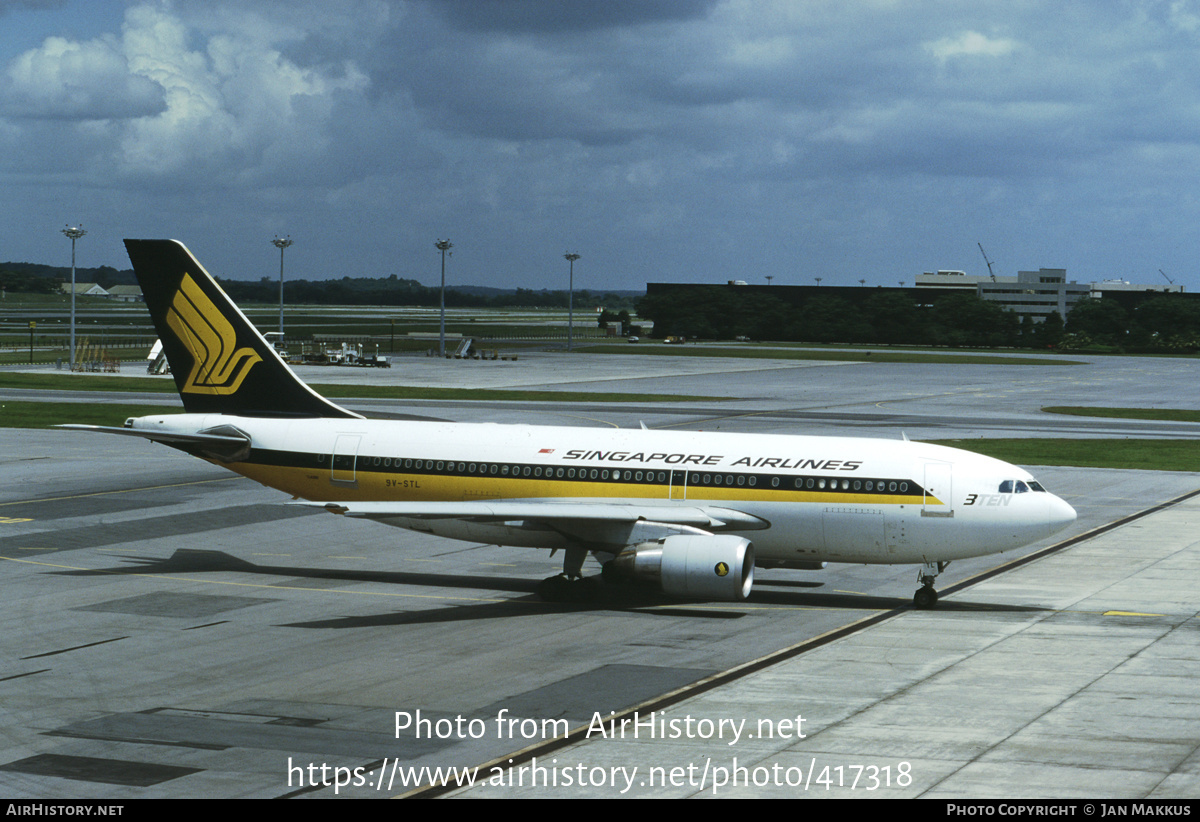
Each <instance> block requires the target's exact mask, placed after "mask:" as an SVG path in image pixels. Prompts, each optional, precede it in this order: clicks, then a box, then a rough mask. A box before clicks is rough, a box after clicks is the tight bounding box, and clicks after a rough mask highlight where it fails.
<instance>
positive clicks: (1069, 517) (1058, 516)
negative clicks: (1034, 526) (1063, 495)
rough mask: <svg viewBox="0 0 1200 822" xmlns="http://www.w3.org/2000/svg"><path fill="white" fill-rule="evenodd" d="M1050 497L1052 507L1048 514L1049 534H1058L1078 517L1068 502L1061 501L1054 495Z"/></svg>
mask: <svg viewBox="0 0 1200 822" xmlns="http://www.w3.org/2000/svg"><path fill="white" fill-rule="evenodd" d="M1049 496H1050V505H1049V506H1048V508H1049V510H1048V511H1047V514H1046V525H1047V526H1049V531H1048V533H1051V534H1056V533H1058V532H1059V531H1061V530H1062V529H1064V528H1066V527H1067V526H1068V525H1070V524H1071V523H1072V522H1074V521H1075V517H1076V516H1078V515H1077V514H1076V513H1075V509H1074V508H1072V507H1071V506H1070V504H1068V503H1067V501H1066V500H1064V499H1060V498H1059V497H1056V496H1054V494H1050V495H1049Z"/></svg>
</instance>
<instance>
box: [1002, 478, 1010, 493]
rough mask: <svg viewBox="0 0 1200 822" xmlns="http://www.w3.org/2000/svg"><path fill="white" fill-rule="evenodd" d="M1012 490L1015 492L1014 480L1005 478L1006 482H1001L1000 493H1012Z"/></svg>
mask: <svg viewBox="0 0 1200 822" xmlns="http://www.w3.org/2000/svg"><path fill="white" fill-rule="evenodd" d="M1012 492H1013V481H1012V480H1005V481H1004V482H1002V483H1000V493H1001V494H1011V493H1012Z"/></svg>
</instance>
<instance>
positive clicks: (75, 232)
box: [62, 226, 87, 370]
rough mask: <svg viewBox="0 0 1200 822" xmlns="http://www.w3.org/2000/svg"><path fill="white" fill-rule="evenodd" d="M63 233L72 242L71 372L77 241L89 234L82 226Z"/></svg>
mask: <svg viewBox="0 0 1200 822" xmlns="http://www.w3.org/2000/svg"><path fill="white" fill-rule="evenodd" d="M62 233H63V234H65V235H66V236H67V239H69V240H70V241H71V341H70V346H71V351H70V354H71V370H74V369H75V241H76V240H78V239H79V238H80V237H82V236H83V235H84V234H87V232H86V231H84V230H83V228H81V227H80V226H67V227H66V228H64V229H63V230H62Z"/></svg>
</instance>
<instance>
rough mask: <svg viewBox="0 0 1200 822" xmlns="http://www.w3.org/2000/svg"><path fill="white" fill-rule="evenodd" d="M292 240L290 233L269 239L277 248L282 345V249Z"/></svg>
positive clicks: (280, 337)
mask: <svg viewBox="0 0 1200 822" xmlns="http://www.w3.org/2000/svg"><path fill="white" fill-rule="evenodd" d="M292 242H293V240H292V235H291V234H289V235H288V236H286V237H284V238H283V239H280V238H279V237H276V238H275V239H274V240H271V245H273V246H275V247H276V248H278V249H279V344H280V345H283V250H284V249H285V248H287V247H288V246H289V245H291V244H292Z"/></svg>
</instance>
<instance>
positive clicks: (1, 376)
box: [0, 372, 730, 403]
mask: <svg viewBox="0 0 1200 822" xmlns="http://www.w3.org/2000/svg"><path fill="white" fill-rule="evenodd" d="M310 387H311V388H312V389H313V390H314V391H316V392H317V393H318V394H321V395H322V396H326V397H345V398H350V399H381V400H387V399H396V400H479V401H488V400H490V401H497V402H499V401H505V400H525V401H535V402H612V403H622V402H727V401H728V400H729V399H730V398H729V397H709V396H703V395H697V394H635V393H616V392H607V393H605V392H590V391H524V390H521V389H494V388H429V387H421V386H412V385H346V384H342V383H313V384H312V385H311V386H310ZM0 388H26V389H35V390H55V391H122V392H130V391H143V392H149V393H155V394H174V393H176V389H175V381H174V380H165V379H155V378H154V377H110V376H100V375H91V374H25V373H21V372H15V373H13V372H10V373H0Z"/></svg>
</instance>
